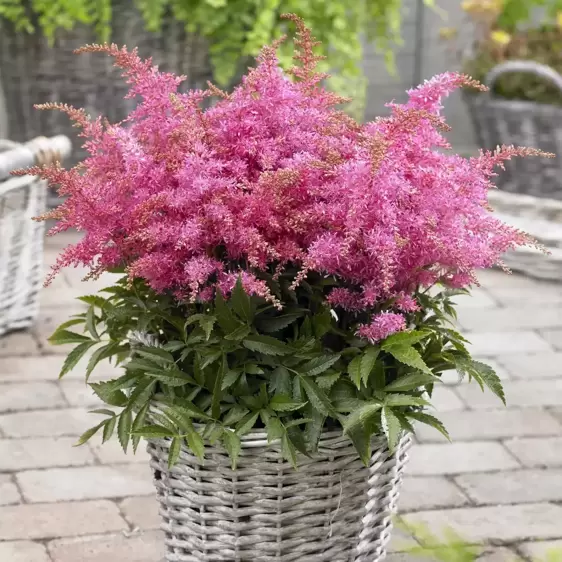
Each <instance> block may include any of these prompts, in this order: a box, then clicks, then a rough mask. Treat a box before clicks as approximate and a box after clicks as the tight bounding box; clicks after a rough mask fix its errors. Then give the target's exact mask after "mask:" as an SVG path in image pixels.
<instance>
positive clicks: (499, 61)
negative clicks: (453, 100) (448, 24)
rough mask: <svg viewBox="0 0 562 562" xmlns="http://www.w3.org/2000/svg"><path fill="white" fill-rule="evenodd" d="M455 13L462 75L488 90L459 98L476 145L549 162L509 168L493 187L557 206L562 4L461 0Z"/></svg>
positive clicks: (561, 165) (561, 149) (561, 159)
mask: <svg viewBox="0 0 562 562" xmlns="http://www.w3.org/2000/svg"><path fill="white" fill-rule="evenodd" d="M462 8H463V9H464V11H465V12H466V14H467V16H468V18H469V21H470V29H469V31H468V33H469V35H470V38H471V41H470V44H469V46H468V48H466V46H463V47H462V48H461V50H460V54H461V58H462V65H463V71H465V72H467V73H468V74H470V75H471V76H473V77H474V78H476V79H478V80H479V81H481V82H483V83H485V84H486V85H487V86H489V88H490V91H489V92H479V93H468V92H467V94H466V95H465V100H466V103H467V105H468V108H469V112H470V115H471V118H472V122H473V124H474V129H475V132H476V136H477V140H478V143H479V144H480V145H482V146H483V147H485V148H488V149H493V148H494V147H496V146H498V145H502V144H516V145H524V146H536V147H538V148H540V149H542V150H544V151H547V152H552V153H555V154H557V157H556V158H555V159H552V160H550V161H549V160H546V159H543V158H539V159H536V160H533V161H531V160H518V161H514V162H510V163H509V164H507V165H506V172H505V173H504V174H502V176H501V177H500V178H499V179H498V187H500V188H501V189H502V190H504V191H507V192H513V193H519V194H528V195H531V196H535V197H541V198H553V199H558V200H562V140H561V137H560V134H559V131H560V129H561V128H562V74H561V73H562V2H561V1H560V0H525V1H524V2H521V1H519V0H465V1H464V2H462ZM443 35H444V36H445V37H446V38H453V37H455V36H456V35H457V31H456V30H455V29H451V28H448V29H447V28H446V29H444V30H443ZM538 204H540V202H538Z"/></svg>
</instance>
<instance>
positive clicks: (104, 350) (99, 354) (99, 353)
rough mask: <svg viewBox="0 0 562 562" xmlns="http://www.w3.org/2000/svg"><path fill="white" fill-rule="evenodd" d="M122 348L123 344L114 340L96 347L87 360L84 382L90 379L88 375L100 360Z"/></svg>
mask: <svg viewBox="0 0 562 562" xmlns="http://www.w3.org/2000/svg"><path fill="white" fill-rule="evenodd" d="M122 348H123V346H120V345H119V344H118V343H116V342H111V343H108V344H107V345H103V346H101V347H98V349H96V350H95V351H94V352H93V353H92V355H91V357H90V359H89V361H88V366H87V367H86V382H88V380H89V379H90V375H91V374H92V372H93V370H94V369H95V368H96V366H97V365H98V363H99V362H100V361H103V360H104V359H107V358H109V357H111V356H112V355H114V354H115V353H117V352H118V351H119V350H120V349H122Z"/></svg>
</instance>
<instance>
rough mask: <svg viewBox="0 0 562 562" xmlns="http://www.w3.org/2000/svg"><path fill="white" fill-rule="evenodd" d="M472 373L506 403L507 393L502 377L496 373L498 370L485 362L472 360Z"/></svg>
mask: <svg viewBox="0 0 562 562" xmlns="http://www.w3.org/2000/svg"><path fill="white" fill-rule="evenodd" d="M469 372H470V374H471V375H472V376H473V377H474V379H476V380H477V381H478V382H481V383H484V384H485V385H486V386H487V387H488V388H489V389H490V390H491V391H492V392H493V393H494V394H495V395H496V396H497V397H498V398H499V399H500V400H501V401H502V402H503V404H504V405H506V400H505V393H504V390H503V385H502V382H501V379H500V378H499V377H498V375H496V372H495V371H494V370H493V369H492V367H490V366H489V365H486V364H485V363H481V362H480V361H471V370H470V371H469ZM479 379H480V380H479Z"/></svg>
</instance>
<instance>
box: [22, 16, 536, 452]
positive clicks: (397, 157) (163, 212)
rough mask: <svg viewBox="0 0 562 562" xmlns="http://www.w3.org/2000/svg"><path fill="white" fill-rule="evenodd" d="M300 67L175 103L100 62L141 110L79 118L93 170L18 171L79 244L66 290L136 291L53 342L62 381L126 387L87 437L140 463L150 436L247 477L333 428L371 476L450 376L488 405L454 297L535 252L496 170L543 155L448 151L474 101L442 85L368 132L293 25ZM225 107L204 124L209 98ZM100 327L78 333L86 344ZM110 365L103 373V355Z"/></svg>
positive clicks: (165, 78)
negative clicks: (40, 189) (212, 454)
mask: <svg viewBox="0 0 562 562" xmlns="http://www.w3.org/2000/svg"><path fill="white" fill-rule="evenodd" d="M288 17H289V19H292V20H293V21H294V22H295V24H296V25H297V40H296V46H297V49H296V55H295V61H296V62H295V67H294V68H293V69H292V71H291V72H290V73H288V74H287V73H283V72H282V71H281V70H280V68H279V66H278V64H277V58H276V49H277V46H278V45H273V46H270V47H265V48H264V49H263V51H262V53H261V55H260V56H259V58H258V61H257V66H256V68H254V69H251V70H249V72H248V74H247V75H246V76H245V78H244V79H243V80H242V83H241V85H240V86H239V87H237V88H236V89H235V90H234V91H233V92H232V93H225V92H222V91H220V90H219V89H218V88H216V87H214V86H212V85H210V86H209V89H208V91H195V92H190V93H188V94H180V93H178V85H179V84H180V82H181V80H182V78H181V77H177V76H174V75H172V74H166V73H160V72H158V70H157V69H156V68H153V67H152V66H151V62H150V61H143V60H140V59H139V58H138V56H137V54H136V52H135V51H133V52H128V51H127V50H126V49H125V48H123V49H119V48H118V47H116V46H115V45H92V46H88V47H85V48H84V49H81V51H86V52H98V51H99V52H101V53H107V54H109V55H110V56H112V57H114V59H115V62H116V64H117V66H119V67H121V68H123V69H124V75H125V76H126V78H127V80H128V83H129V84H130V97H132V98H137V97H138V98H140V102H139V104H138V106H137V108H136V109H135V110H134V111H133V112H132V113H131V114H130V116H129V118H128V119H127V120H126V121H125V122H124V123H120V124H117V125H113V124H108V123H105V122H104V121H103V120H102V119H96V120H90V119H89V118H88V117H87V116H86V115H85V113H84V112H82V111H80V110H76V109H74V108H70V107H67V106H64V105H58V104H48V105H46V106H43V107H45V108H59V109H62V110H63V111H66V112H67V113H68V114H69V115H70V116H71V117H72V118H73V119H74V120H75V121H76V123H77V125H78V126H79V127H81V128H82V134H83V135H84V136H85V137H86V139H87V140H86V143H85V147H86V148H87V150H88V151H89V154H90V156H89V158H87V159H86V160H85V161H84V162H83V164H82V165H80V166H78V167H76V168H74V169H71V170H65V169H62V168H61V167H60V166H59V165H57V164H53V165H51V166H48V167H37V168H32V169H30V170H26V171H23V172H20V173H29V174H36V175H38V176H40V177H42V178H45V179H47V180H49V181H50V182H51V183H52V184H56V185H59V186H60V187H59V193H60V194H61V195H63V196H66V199H65V201H64V202H63V203H62V204H61V206H60V207H58V208H57V209H56V210H54V211H52V212H50V213H47V215H45V217H43V218H54V219H57V220H58V224H57V226H55V227H54V228H53V230H52V233H53V234H55V233H58V232H61V231H65V230H67V229H78V230H79V231H82V232H84V236H83V238H82V239H81V240H80V242H78V243H77V244H75V245H73V246H70V247H68V248H67V249H66V250H64V251H63V253H62V254H61V256H60V257H59V259H58V261H57V263H56V265H55V267H54V271H53V275H54V274H56V273H57V272H58V271H59V270H60V269H61V268H62V267H65V266H72V265H75V266H76V265H87V266H89V267H90V268H91V275H92V276H97V275H99V274H100V273H102V272H104V271H122V272H123V273H124V274H125V275H124V277H123V278H122V279H121V281H119V282H118V283H117V284H116V285H115V286H113V287H110V288H108V289H106V290H105V291H103V295H102V294H101V293H100V294H99V295H95V296H87V297H83V298H82V300H83V301H84V302H86V303H87V304H88V305H89V309H88V311H87V312H86V313H84V314H79V315H77V316H76V317H75V318H73V319H71V320H70V321H69V322H67V323H65V324H64V325H63V326H61V327H60V328H59V329H58V330H57V331H56V332H55V334H54V335H53V337H52V338H51V341H52V342H53V343H54V344H63V343H76V344H78V345H77V346H76V348H75V349H74V350H73V351H72V352H71V353H70V354H69V356H68V358H67V360H66V362H65V364H64V367H63V370H62V373H61V375H64V374H65V373H66V372H68V371H69V370H70V369H71V368H73V367H74V365H75V364H76V363H77V362H78V361H79V360H80V359H81V358H82V357H83V356H84V355H87V354H90V353H91V356H90V359H89V364H88V367H87V376H89V374H90V373H91V371H92V369H93V368H94V367H95V366H96V364H97V363H98V362H99V361H101V360H103V359H107V358H113V359H115V360H116V361H117V363H122V364H123V365H124V368H125V371H124V375H123V376H122V377H120V378H118V379H116V380H113V381H109V382H97V383H92V384H91V387H92V388H93V390H94V391H95V392H96V393H97V394H98V395H99V397H100V398H101V399H102V400H104V401H105V402H106V403H107V404H108V405H110V406H113V407H115V408H116V409H112V410H110V409H103V410H98V411H97V412H98V413H99V414H101V415H104V416H105V417H104V418H103V420H102V421H101V423H100V424H99V425H98V426H96V427H95V428H92V430H90V431H88V432H87V433H86V434H85V435H84V436H83V437H82V439H81V442H83V441H85V440H87V439H88V438H90V437H91V436H92V435H93V434H94V433H95V432H96V431H98V430H101V431H102V432H103V439H104V440H107V439H109V438H110V437H111V435H112V434H113V433H114V431H115V429H117V433H118V436H119V439H120V441H121V443H122V445H123V447H124V448H125V449H127V446H128V444H129V443H130V441H131V440H132V443H133V446H134V448H136V446H137V445H138V443H139V439H140V436H145V437H154V438H157V437H167V438H170V439H172V445H171V451H172V454H171V456H170V463H173V462H175V460H176V459H177V455H179V452H180V448H181V445H182V443H186V444H187V446H188V447H189V448H191V449H192V450H193V451H194V452H195V453H197V454H198V455H200V456H203V455H204V443H205V442H210V443H215V442H217V441H220V442H221V443H222V444H223V446H225V447H226V448H227V450H228V451H229V452H230V454H231V455H232V457H233V460H234V462H235V461H236V458H237V456H238V454H239V452H240V437H241V436H242V435H244V434H245V433H247V432H249V431H251V430H252V429H253V428H260V427H261V428H264V429H265V431H267V434H268V437H269V439H270V440H280V443H281V447H282V452H283V455H284V456H285V457H286V458H287V459H289V460H290V461H291V462H293V463H296V459H297V457H296V452H297V451H301V452H303V453H307V454H309V453H311V452H313V451H314V450H315V446H316V444H317V442H318V439H319V436H320V434H321V432H322V430H323V429H324V428H336V429H337V428H339V427H342V426H343V428H344V430H345V432H346V433H347V435H348V436H349V437H350V439H352V440H353V442H354V444H355V445H356V447H357V449H358V451H359V454H360V455H361V458H362V459H363V460H364V461H365V462H368V459H369V454H370V443H371V436H372V435H374V434H382V433H384V434H385V435H386V437H387V439H388V443H389V447H390V449H391V450H392V449H394V447H395V446H396V444H397V442H398V440H399V438H400V435H401V433H402V431H404V430H406V431H411V430H413V427H412V424H413V423H414V422H416V421H418V422H422V423H428V424H430V425H433V426H434V427H436V428H437V429H438V430H440V431H442V432H444V433H446V430H445V428H443V426H442V425H441V423H440V422H439V421H438V420H437V419H436V418H435V417H433V416H432V415H430V414H429V413H427V411H426V409H427V407H428V406H429V402H428V398H429V396H430V395H431V392H432V389H433V386H434V384H438V383H439V381H440V379H439V377H440V375H441V373H442V372H443V371H445V370H448V369H456V370H458V371H459V373H461V374H467V375H468V376H470V377H471V378H474V379H476V381H477V382H478V383H479V384H480V385H481V386H483V385H488V386H489V387H490V388H491V389H492V391H494V392H495V393H496V394H497V395H498V396H499V397H500V398H502V399H503V392H502V390H501V385H500V382H499V379H498V377H497V376H496V375H495V374H494V372H493V371H492V370H491V369H490V368H489V367H487V366H485V365H483V364H481V363H479V362H476V361H473V360H472V359H471V358H470V355H469V353H468V351H467V349H466V347H465V342H466V340H464V338H463V337H462V336H461V335H460V334H458V333H457V332H456V331H455V330H454V329H453V328H452V326H451V325H450V324H448V323H447V321H448V320H447V319H448V317H450V316H453V315H454V309H453V303H452V302H451V298H452V296H454V295H455V294H458V293H459V292H460V293H462V292H464V289H465V288H467V287H469V286H470V285H471V284H473V283H476V277H475V270H476V269H478V268H485V267H491V266H493V265H495V264H498V263H499V260H500V256H501V254H502V253H503V252H505V251H507V250H510V249H513V248H515V247H517V246H520V245H524V244H532V243H533V241H532V240H530V239H529V237H528V236H527V235H525V234H523V233H521V232H519V231H517V230H515V229H513V228H511V227H509V226H507V225H505V224H502V223H501V222H500V221H499V220H498V219H496V218H494V217H493V216H492V214H491V213H490V210H489V209H488V206H487V193H488V190H489V189H490V188H491V187H492V180H493V176H494V169H495V168H496V167H497V166H501V165H502V163H503V162H504V161H505V160H507V159H510V158H511V157H513V156H523V155H533V154H537V151H535V150H532V149H529V148H514V147H503V148H499V149H498V150H497V151H494V152H482V153H481V154H480V155H479V156H478V157H475V158H469V159H465V158H462V157H460V156H458V155H456V154H451V153H450V152H447V151H446V150H444V149H448V148H449V146H448V143H447V141H446V140H445V138H444V137H443V136H442V134H441V131H444V130H446V125H445V123H444V121H443V118H442V117H441V116H440V109H441V105H440V102H441V98H442V97H443V96H445V95H447V94H449V93H450V92H452V91H453V90H455V89H456V88H458V87H460V86H469V87H475V88H480V89H482V86H480V85H479V84H478V83H476V82H475V81H473V80H471V79H470V78H469V77H467V76H463V75H459V74H454V73H446V74H443V75H440V76H437V77H435V78H433V79H431V80H429V81H427V82H426V83H425V84H423V85H422V86H420V87H419V88H417V89H414V90H412V91H411V92H410V99H409V101H408V103H406V104H405V105H398V104H390V109H391V115H390V116H389V117H387V118H380V119H377V120H376V121H374V122H371V123H366V124H359V123H357V122H355V121H354V120H352V119H351V118H350V117H349V116H347V115H346V114H345V113H343V112H342V111H340V110H339V109H338V106H339V104H340V103H341V102H342V101H343V100H341V99H340V98H339V97H337V96H336V95H334V94H332V93H330V92H328V91H326V90H325V89H324V88H323V79H324V77H325V76H324V75H322V74H319V73H317V72H316V70H315V65H316V63H317V62H318V57H317V56H316V55H315V54H314V50H313V49H314V47H315V45H316V43H315V41H314V38H313V37H312V36H311V33H310V31H309V30H308V29H307V28H306V27H305V26H304V24H303V23H302V22H301V21H300V20H299V18H297V17H296V16H288ZM211 96H215V97H218V98H219V99H218V101H217V102H216V103H215V104H214V105H212V107H210V108H209V109H205V110H202V109H201V108H200V103H201V101H202V100H203V99H204V98H207V97H211ZM79 325H83V327H84V331H83V333H79V332H76V331H74V330H70V329H69V328H70V327H71V326H79ZM92 351H93V353H92Z"/></svg>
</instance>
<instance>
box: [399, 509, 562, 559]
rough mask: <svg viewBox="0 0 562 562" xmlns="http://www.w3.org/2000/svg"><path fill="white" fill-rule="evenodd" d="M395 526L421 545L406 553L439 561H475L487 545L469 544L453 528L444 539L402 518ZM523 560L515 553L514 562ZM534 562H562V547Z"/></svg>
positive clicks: (447, 530) (447, 531)
mask: <svg viewBox="0 0 562 562" xmlns="http://www.w3.org/2000/svg"><path fill="white" fill-rule="evenodd" d="M395 526H397V527H398V528H400V529H402V530H404V531H405V532H406V533H408V534H409V535H411V536H412V537H413V538H414V539H415V540H416V541H417V542H418V543H419V546H414V547H411V548H406V549H404V553H406V554H410V555H411V556H412V557H416V558H427V559H428V560H435V561H437V562H475V561H476V560H477V559H478V557H479V556H481V555H482V554H483V551H484V550H485V547H484V546H482V545H474V544H469V541H467V540H466V539H463V538H462V537H461V536H460V535H458V534H457V533H456V532H455V531H453V530H452V529H444V530H443V532H442V535H443V537H444V538H443V539H440V538H439V537H437V536H436V535H434V534H433V533H432V532H431V531H430V530H429V529H428V527H427V526H425V525H421V524H415V525H414V524H412V523H406V522H404V521H402V520H400V519H399V520H398V521H396V522H395ZM518 560H521V558H520V557H517V556H516V555H515V554H514V555H513V562H517V561H518ZM533 562H562V549H551V550H550V551H548V552H547V553H546V556H545V557H544V558H539V559H533Z"/></svg>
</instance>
